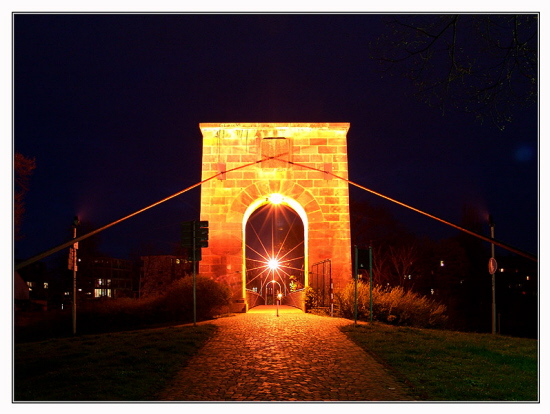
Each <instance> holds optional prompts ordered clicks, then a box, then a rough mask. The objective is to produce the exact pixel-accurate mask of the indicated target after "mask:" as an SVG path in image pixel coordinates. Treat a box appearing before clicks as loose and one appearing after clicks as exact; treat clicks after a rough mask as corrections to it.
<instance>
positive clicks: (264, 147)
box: [199, 123, 352, 311]
mask: <svg viewBox="0 0 550 414" xmlns="http://www.w3.org/2000/svg"><path fill="white" fill-rule="evenodd" d="M200 129H201V132H202V135H203V155H202V180H206V179H208V178H210V177H212V176H214V175H216V174H218V173H220V172H223V171H228V172H227V173H226V174H222V175H219V176H218V177H216V178H214V179H212V180H209V181H207V182H205V183H203V184H202V186H201V214H200V219H201V220H208V221H209V226H210V234H209V247H208V248H205V249H203V254H202V261H201V262H200V266H199V271H200V273H201V274H203V275H205V276H210V277H214V278H216V279H217V280H220V281H223V282H226V283H227V284H229V285H230V287H231V289H232V291H233V303H234V310H235V311H246V310H247V308H248V306H250V304H249V303H248V302H249V301H250V300H249V299H247V296H248V295H247V285H246V283H247V282H246V272H247V268H246V264H245V262H246V259H245V250H246V248H245V244H246V241H245V238H246V231H245V228H246V225H247V221H248V220H249V218H250V217H251V215H252V214H253V213H254V212H255V211H256V210H258V209H259V208H260V207H262V206H264V205H266V204H269V203H270V202H272V195H274V194H276V195H278V196H277V197H279V200H278V201H277V202H278V203H281V204H283V205H286V206H288V207H289V208H290V209H292V210H293V211H294V212H296V214H297V215H298V216H299V217H300V219H301V220H302V223H303V245H304V255H303V268H304V269H305V271H304V272H303V282H304V285H305V286H308V285H309V283H310V280H309V271H310V268H311V265H312V264H314V263H316V262H319V261H323V260H325V259H330V261H331V269H332V279H333V282H334V289H335V291H338V289H341V288H342V287H343V286H344V285H345V284H346V283H347V282H348V281H349V280H351V277H352V267H351V240H350V218H349V188H348V183H347V182H346V181H344V180H342V179H338V178H335V177H334V176H333V175H331V174H327V173H326V172H329V173H333V174H335V175H337V176H339V177H342V178H344V179H347V178H348V159H347V132H348V130H349V123H234V124H233V123H231V124H228V123H225V124H224V123H202V124H200ZM271 157H273V158H271ZM264 159H266V160H265V161H261V160H264ZM247 164H251V165H248V166H246V167H245V168H241V169H237V170H234V171H231V170H232V169H235V168H238V167H241V166H243V165H247ZM308 167H309V168H308ZM311 168H313V169H311ZM314 169H315V170H314ZM317 170H319V171H317Z"/></svg>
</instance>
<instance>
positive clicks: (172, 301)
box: [157, 275, 231, 321]
mask: <svg viewBox="0 0 550 414" xmlns="http://www.w3.org/2000/svg"><path fill="white" fill-rule="evenodd" d="M196 297H197V319H210V318H212V317H213V316H215V315H217V314H220V313H222V312H223V309H224V308H225V307H227V306H229V304H230V301H231V291H230V289H229V287H227V286H226V285H224V284H221V283H218V282H216V281H215V280H212V279H209V278H207V277H205V276H201V275H197V278H196ZM157 304H158V307H159V308H160V309H161V310H162V312H163V313H164V316H165V318H166V319H167V320H169V321H190V320H192V319H193V277H192V276H186V277H184V278H182V279H179V280H176V281H174V282H173V283H172V284H171V285H170V286H169V288H168V289H167V291H166V293H165V294H164V295H162V296H160V297H158V298H157Z"/></svg>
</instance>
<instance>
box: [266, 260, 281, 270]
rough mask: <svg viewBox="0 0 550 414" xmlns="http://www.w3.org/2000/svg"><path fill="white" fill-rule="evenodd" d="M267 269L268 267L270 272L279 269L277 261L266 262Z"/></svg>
mask: <svg viewBox="0 0 550 414" xmlns="http://www.w3.org/2000/svg"><path fill="white" fill-rule="evenodd" d="M267 267H269V268H270V269H271V270H275V269H278V268H279V261H278V260H277V259H269V260H268V261H267Z"/></svg>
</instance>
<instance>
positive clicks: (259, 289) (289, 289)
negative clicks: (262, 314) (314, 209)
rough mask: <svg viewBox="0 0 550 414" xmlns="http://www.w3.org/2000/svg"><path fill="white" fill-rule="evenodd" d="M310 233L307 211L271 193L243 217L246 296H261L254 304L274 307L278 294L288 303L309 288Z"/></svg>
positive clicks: (254, 204)
mask: <svg viewBox="0 0 550 414" xmlns="http://www.w3.org/2000/svg"><path fill="white" fill-rule="evenodd" d="M292 206H293V207H292ZM307 234H308V228H307V215H306V214H305V211H304V210H303V208H301V206H299V205H298V204H297V203H296V202H295V201H294V200H291V199H288V197H282V196H281V195H280V194H272V195H270V197H269V198H268V199H259V200H257V201H256V202H254V203H252V204H251V205H250V206H249V208H248V209H247V211H246V212H245V214H244V217H243V272H242V275H243V281H242V283H243V285H244V286H246V292H245V293H246V294H247V296H249V295H252V294H254V293H256V294H257V295H258V296H259V298H256V300H255V301H254V302H255V304H268V305H269V304H273V303H274V301H273V298H274V296H275V295H276V293H278V292H279V291H280V292H281V293H282V294H283V296H284V303H287V302H288V301H287V297H288V296H289V295H293V294H298V293H299V292H300V291H302V290H303V288H304V287H305V286H307V284H308V280H307V269H308V263H307V257H308V254H307V253H308V237H307ZM274 286H277V289H273V287H274ZM293 296H297V295H293ZM270 299H271V301H270ZM253 305H254V304H252V303H249V306H250V307H251V306H253Z"/></svg>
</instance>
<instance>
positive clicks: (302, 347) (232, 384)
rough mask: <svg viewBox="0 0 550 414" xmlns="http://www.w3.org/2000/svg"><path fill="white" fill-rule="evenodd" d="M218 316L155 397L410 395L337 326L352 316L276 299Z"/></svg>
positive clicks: (273, 398)
mask: <svg viewBox="0 0 550 414" xmlns="http://www.w3.org/2000/svg"><path fill="white" fill-rule="evenodd" d="M276 313H277V311H276V308H275V307H272V306H260V307H257V308H253V309H252V310H250V311H249V312H248V313H246V314H238V315H236V316H231V317H226V318H221V319H217V320H216V321H214V322H213V323H214V324H216V325H217V326H218V327H219V331H218V333H217V334H216V335H215V336H214V337H213V338H212V339H210V340H209V341H208V342H207V343H206V344H205V346H204V347H203V348H202V349H201V350H200V351H199V353H198V354H197V355H196V356H195V357H194V358H192V360H191V361H190V363H189V365H188V366H187V367H186V368H185V369H183V370H182V371H181V372H180V373H179V374H178V375H177V378H176V379H175V381H174V382H173V383H172V384H171V386H170V387H169V388H167V389H166V390H165V391H164V392H163V393H162V394H161V395H160V398H159V399H160V400H161V401H412V400H414V397H413V396H412V394H411V391H410V389H409V388H407V386H405V385H404V384H403V383H401V382H399V381H397V380H396V379H395V378H394V377H393V376H392V375H391V374H390V372H389V371H387V370H386V369H385V368H384V367H383V366H382V365H380V364H379V363H378V362H376V361H375V360H374V359H373V358H372V357H371V356H370V355H369V354H367V353H365V352H364V351H363V350H362V349H361V348H360V347H358V346H357V345H355V344H354V343H353V342H351V341H350V340H349V339H348V338H347V337H346V335H345V334H343V333H342V332H340V330H339V329H338V328H339V327H340V326H342V325H347V324H350V323H353V322H352V321H349V320H347V319H341V318H328V317H321V316H316V315H311V314H306V313H303V312H302V311H300V310H298V309H295V308H291V307H287V306H281V307H280V309H279V316H278V317H277V315H276Z"/></svg>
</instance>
